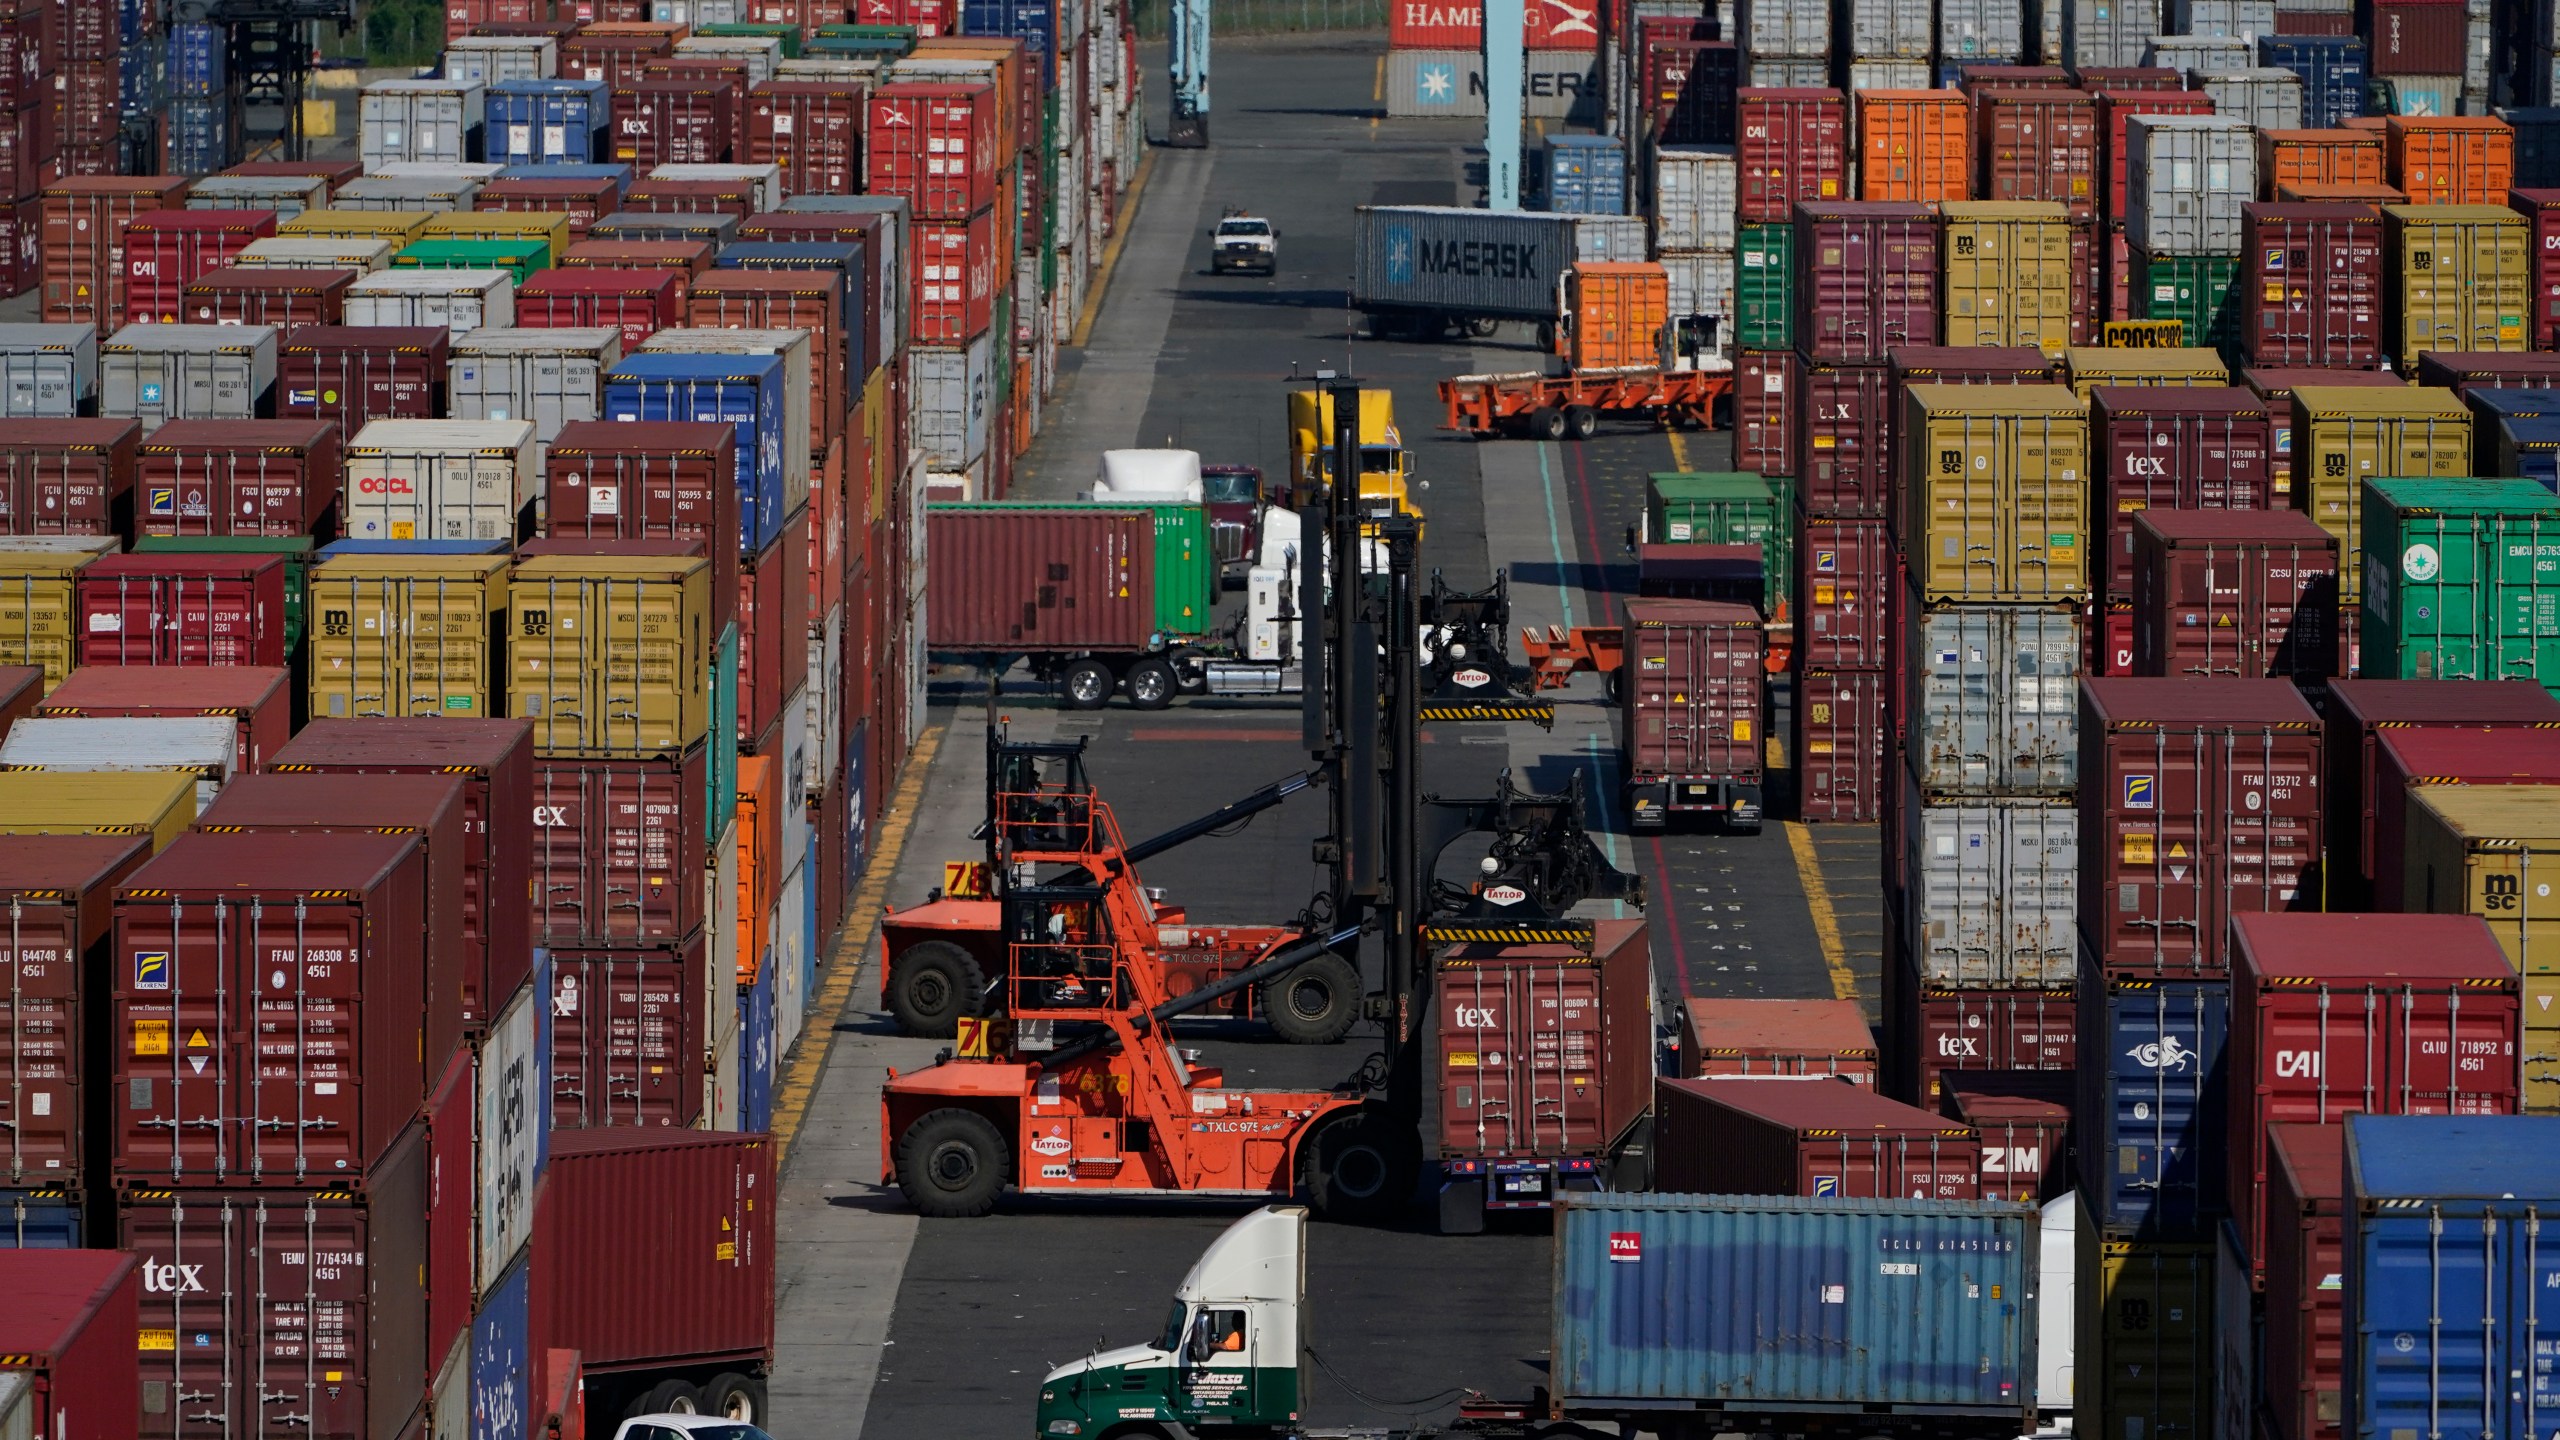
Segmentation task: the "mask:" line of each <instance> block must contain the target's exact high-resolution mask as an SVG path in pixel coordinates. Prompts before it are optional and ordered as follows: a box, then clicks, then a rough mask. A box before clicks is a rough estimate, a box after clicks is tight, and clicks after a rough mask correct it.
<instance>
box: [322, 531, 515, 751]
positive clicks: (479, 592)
mask: <svg viewBox="0 0 2560 1440" xmlns="http://www.w3.org/2000/svg"><path fill="white" fill-rule="evenodd" d="M513 563H514V562H513V561H512V560H511V559H510V558H509V557H508V556H505V555H450V554H447V555H438V554H407V555H329V556H324V557H323V558H322V560H321V562H320V563H319V564H318V565H315V566H313V567H312V569H311V595H310V600H309V606H310V609H309V614H310V617H311V716H312V718H313V719H329V720H342V719H360V718H370V717H378V716H384V715H394V716H445V717H448V718H452V719H463V720H486V719H488V718H490V717H491V716H493V715H495V714H496V713H497V711H496V710H495V708H493V706H492V705H491V703H490V702H491V699H492V693H491V692H492V690H493V688H494V687H495V685H496V683H497V676H498V657H499V656H500V655H502V654H504V653H505V646H506V638H507V631H506V621H507V575H508V571H509V569H510V567H511V566H512V565H513Z"/></svg>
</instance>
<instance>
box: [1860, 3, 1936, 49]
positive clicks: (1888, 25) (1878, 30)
mask: <svg viewBox="0 0 2560 1440" xmlns="http://www.w3.org/2000/svg"><path fill="white" fill-rule="evenodd" d="M1930 9H1931V6H1930V0H1849V53H1850V54H1852V55H1854V56H1856V57H1857V58H1859V59H1861V60H1926V59H1928V58H1929V42H1930V39H1931V36H1930V33H1929V32H1930V24H1929V21H1930Z"/></svg>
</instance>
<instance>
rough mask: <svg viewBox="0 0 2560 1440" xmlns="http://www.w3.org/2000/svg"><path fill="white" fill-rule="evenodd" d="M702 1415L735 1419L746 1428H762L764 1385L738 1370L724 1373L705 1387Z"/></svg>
mask: <svg viewBox="0 0 2560 1440" xmlns="http://www.w3.org/2000/svg"><path fill="white" fill-rule="evenodd" d="M702 1413H703V1414H705V1415H718V1416H720V1417H722V1418H723V1419H728V1420H735V1421H737V1422H738V1423H740V1424H742V1425H762V1424H763V1423H764V1420H765V1413H764V1382H763V1381H761V1380H758V1379H756V1378H754V1377H753V1376H748V1375H740V1374H737V1373H736V1372H734V1371H726V1370H724V1371H722V1372H721V1373H719V1374H717V1375H714V1376H712V1377H711V1383H710V1384H708V1385H705V1386H703V1387H702Z"/></svg>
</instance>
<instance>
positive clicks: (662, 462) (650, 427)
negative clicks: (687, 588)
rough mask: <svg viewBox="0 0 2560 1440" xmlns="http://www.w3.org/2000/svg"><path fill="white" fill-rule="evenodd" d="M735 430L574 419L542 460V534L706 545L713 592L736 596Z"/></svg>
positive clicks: (722, 426)
mask: <svg viewBox="0 0 2560 1440" xmlns="http://www.w3.org/2000/svg"><path fill="white" fill-rule="evenodd" d="M736 447H737V435H736V432H735V431H734V430H733V429H732V428H731V427H729V426H727V425H719V424H712V423H708V422H704V423H693V424H671V423H662V422H652V421H633V422H629V423H620V424H617V423H612V422H604V421H592V422H580V423H573V424H570V425H567V426H564V427H562V429H561V431H560V434H559V436H558V438H556V439H555V440H553V441H552V443H551V446H550V450H549V453H548V455H547V457H546V459H545V461H544V466H545V470H544V474H545V489H544V494H545V496H546V497H547V499H548V503H549V523H548V525H547V526H546V533H548V534H550V535H552V536H555V537H561V538H579V539H604V538H621V539H648V538H663V539H673V540H693V541H700V542H702V544H703V545H704V546H705V548H706V549H707V550H708V552H709V554H710V556H711V562H712V565H711V568H712V593H713V594H714V595H734V594H736V593H737V588H738V586H737V567H738V558H737V551H736V549H735V548H734V547H733V546H731V545H729V544H728V543H727V538H726V537H728V536H730V535H733V534H735V533H737V528H738V520H737V514H738V485H737V478H736V476H737V462H736V458H735V454H734V452H735V450H736Z"/></svg>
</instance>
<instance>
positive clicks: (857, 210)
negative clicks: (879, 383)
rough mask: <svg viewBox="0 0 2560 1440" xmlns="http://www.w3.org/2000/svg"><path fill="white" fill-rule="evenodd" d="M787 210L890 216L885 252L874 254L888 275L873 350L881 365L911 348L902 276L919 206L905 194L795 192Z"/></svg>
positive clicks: (785, 204) (882, 289)
mask: <svg viewBox="0 0 2560 1440" xmlns="http://www.w3.org/2000/svg"><path fill="white" fill-rule="evenodd" d="M782 208H783V211H784V213H786V214H794V213H796V214H802V215H880V216H885V217H887V230H888V235H889V241H888V244H887V246H886V247H885V248H886V252H887V253H885V254H882V255H878V256H875V257H873V258H872V261H871V263H872V264H873V265H875V266H877V267H879V268H880V270H881V273H882V275H883V276H884V277H885V278H884V279H883V280H882V282H881V284H880V343H879V345H878V346H876V347H874V349H873V351H872V353H873V354H875V355H877V356H879V357H880V358H879V359H878V360H875V361H873V362H872V363H873V364H874V365H875V366H876V365H881V364H885V363H887V361H888V360H889V359H890V358H891V357H893V356H895V355H897V354H899V353H900V352H902V351H904V350H905V349H906V348H907V335H908V332H909V329H910V326H909V324H908V320H907V313H908V298H907V297H908V288H909V287H908V284H907V282H906V281H905V280H904V279H902V278H899V277H902V276H904V275H905V274H906V273H907V261H906V257H907V255H908V254H909V253H911V252H912V251H913V250H914V248H915V242H914V241H913V240H912V239H910V238H909V236H910V234H911V232H912V229H913V226H914V223H915V206H914V202H912V201H910V200H908V199H907V197H905V196H904V195H794V196H792V197H791V198H790V199H788V200H785V201H783V202H782Z"/></svg>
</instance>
